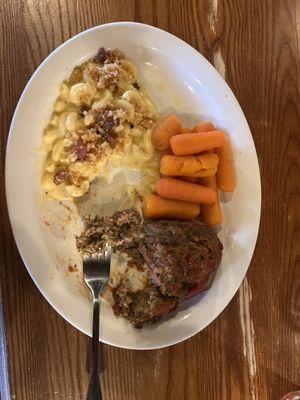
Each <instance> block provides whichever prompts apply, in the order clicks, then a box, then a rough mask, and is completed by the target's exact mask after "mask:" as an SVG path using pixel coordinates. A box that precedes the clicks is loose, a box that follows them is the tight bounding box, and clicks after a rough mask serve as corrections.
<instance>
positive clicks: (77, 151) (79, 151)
mask: <svg viewBox="0 0 300 400" xmlns="http://www.w3.org/2000/svg"><path fill="white" fill-rule="evenodd" d="M86 153H87V148H86V146H85V145H84V144H83V143H82V142H81V141H79V142H78V143H77V144H75V146H73V148H72V154H74V155H75V156H76V159H77V160H79V161H83V160H84V158H85V156H86Z"/></svg>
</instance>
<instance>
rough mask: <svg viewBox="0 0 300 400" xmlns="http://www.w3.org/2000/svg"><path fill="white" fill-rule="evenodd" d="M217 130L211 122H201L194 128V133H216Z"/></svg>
mask: <svg viewBox="0 0 300 400" xmlns="http://www.w3.org/2000/svg"><path fill="white" fill-rule="evenodd" d="M215 129H216V128H215V127H214V125H213V124H212V123H211V122H210V121H207V122H199V124H197V125H195V126H194V128H193V132H210V131H214V130H215Z"/></svg>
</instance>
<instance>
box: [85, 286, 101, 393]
mask: <svg viewBox="0 0 300 400" xmlns="http://www.w3.org/2000/svg"><path fill="white" fill-rule="evenodd" d="M99 311H100V302H99V293H98V296H96V295H95V294H94V301H93V339H92V365H91V370H90V382H89V388H88V393H87V397H86V400H102V394H101V387H100V379H99Z"/></svg>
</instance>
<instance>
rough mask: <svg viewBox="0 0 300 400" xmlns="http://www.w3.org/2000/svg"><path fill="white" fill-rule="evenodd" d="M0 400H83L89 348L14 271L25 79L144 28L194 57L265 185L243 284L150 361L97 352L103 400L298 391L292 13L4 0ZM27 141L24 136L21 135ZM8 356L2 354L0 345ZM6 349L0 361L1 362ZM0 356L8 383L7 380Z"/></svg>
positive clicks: (298, 222) (272, 8)
mask: <svg viewBox="0 0 300 400" xmlns="http://www.w3.org/2000/svg"><path fill="white" fill-rule="evenodd" d="M0 4H1V6H0V17H1V24H0V37H1V40H0V47H1V64H0V70H1V81H0V90H1V113H0V119H1V137H0V141H1V155H0V157H1V167H0V179H1V182H2V185H1V209H0V222H1V225H0V226H1V236H0V263H1V287H2V300H3V315H4V329H5V338H6V348H5V341H3V339H4V336H3V329H2V328H3V325H2V323H1V321H0V326H1V329H0V333H2V336H1V340H2V341H1V342H0V354H1V364H2V369H1V373H0V380H1V382H0V393H1V394H2V397H1V396H0V397H1V398H3V400H6V399H9V398H10V397H9V396H8V394H5V393H6V392H7V390H8V382H9V386H10V392H11V398H12V399H17V400H41V399H55V400H56V399H61V400H64V399H72V400H77V399H84V398H85V393H86V388H87V380H88V373H87V360H86V354H87V348H88V344H89V339H88V338H87V337H86V336H85V335H83V334H82V333H80V332H78V331H77V330H76V329H75V328H73V327H72V326H70V325H69V324H68V323H67V322H65V321H64V320H63V319H62V318H61V317H60V316H59V315H58V314H57V313H56V312H55V311H54V310H53V309H52V308H51V307H50V306H49V304H48V303H47V302H46V300H45V299H44V298H43V297H42V295H41V294H40V293H39V291H38V289H37V288H36V287H35V285H34V283H33V282H32V280H31V279H30V277H29V275H28V273H27V271H26V269H25V268H24V266H23V263H22V261H21V259H20V256H19V254H18V251H17V249H16V246H15V244H14V239H13V236H12V233H11V230H10V226H9V222H8V217H7V212H6V204H5V194H4V185H3V182H4V167H3V164H4V155H5V145H6V139H7V134H8V129H9V125H10V121H11V118H12V115H13V111H14V108H15V106H16V103H17V101H18V98H19V96H20V94H21V92H22V90H23V88H24V86H25V84H26V82H27V81H28V79H29V78H30V76H31V74H32V73H33V71H34V70H35V69H36V68H37V66H38V65H39V64H40V63H41V61H42V60H43V59H44V58H45V57H46V56H47V55H48V54H49V53H50V52H51V51H52V50H53V49H55V48H56V47H57V46H58V45H60V44H61V43H62V42H64V41H65V40H67V39H68V38H69V37H71V36H73V35H75V34H76V33H78V32H81V31H83V30H85V29H86V28H89V27H92V26H94V25H98V24H103V23H106V22H111V21H119V20H125V21H140V22H144V23H148V24H152V25H154V26H157V27H160V28H162V29H165V30H167V31H169V32H171V33H173V34H175V35H177V36H178V37H180V38H182V39H183V40H185V41H186V42H188V43H190V44H191V45H192V46H194V47H195V48H196V49H198V50H199V51H200V52H201V53H202V54H203V55H204V56H205V57H207V59H208V60H209V61H210V62H211V63H213V64H214V65H215V67H216V68H217V69H218V70H219V72H220V73H221V74H222V75H223V76H224V78H225V79H226V81H227V82H228V83H229V85H230V86H231V88H232V90H233V91H234V93H235V95H236V96H237V99H238V101H239V102H240V104H241V106H242V108H243V110H244V112H245V115H246V117H247V119H248V122H249V125H250V128H251V130H252V134H253V137H254V141H255V144H256V148H257V152H258V158H259V163H260V168H261V175H262V198H263V204H262V219H261V226H260V233H259V238H258V242H257V246H256V250H255V254H254V257H253V260H252V262H251V266H250V269H249V272H248V274H247V277H246V278H245V280H244V282H243V284H242V286H241V288H240V290H239V292H238V293H237V294H236V295H235V297H234V299H233V300H232V301H231V303H230V304H229V305H228V307H227V308H226V309H225V311H224V312H223V313H222V314H221V315H220V316H219V318H217V320H215V321H214V322H213V323H212V324H211V325H210V326H209V327H207V328H206V329H205V330H204V331H202V332H201V333H199V334H198V335H196V336H194V337H193V338H192V339H190V340H187V341H186V342H184V343H181V344H179V345H176V346H173V347H170V348H166V349H162V350H156V351H144V352H142V351H129V350H122V349H117V348H113V347H110V346H103V359H104V360H103V364H104V366H105V369H104V370H103V371H102V374H101V375H102V377H101V378H102V382H103V391H104V394H105V399H111V400H125V399H126V400H134V399H137V400H141V399H143V400H148V399H149V400H151V399H153V400H164V399H170V400H176V399H178V400H183V399H189V400H196V399H197V400H198V399H213V400H215V399H220V400H226V399H233V400H238V399H243V400H247V399H257V400H260V399H263V400H265V399H270V400H276V399H280V398H281V397H282V396H283V395H284V394H286V393H288V392H290V391H295V390H297V389H298V390H299V388H300V261H299V260H300V258H299V249H300V230H299V227H300V165H299V162H300V152H299V146H300V1H299V0H203V1H200V0H199V1H196V0H195V1H184V0H172V1H164V0H156V1H155V0H153V1H150V0H145V1H130V0H127V1H117V0H115V1H113V0H111V1H109V0H86V1H84V0H76V1H75V0H74V1H72V0H48V1H47V0H40V1H38V0H27V1H25V0H10V1H6V0H0ZM24 134H26V130H24ZM3 346H4V347H3ZM5 349H6V350H5ZM6 352H7V364H8V377H9V379H8V380H7V379H6V378H7V374H6V370H5V364H6V357H5V353H6Z"/></svg>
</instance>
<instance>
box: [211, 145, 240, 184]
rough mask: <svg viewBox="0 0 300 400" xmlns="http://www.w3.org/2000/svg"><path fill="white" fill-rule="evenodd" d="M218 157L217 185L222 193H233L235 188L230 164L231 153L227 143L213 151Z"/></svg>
mask: <svg viewBox="0 0 300 400" xmlns="http://www.w3.org/2000/svg"><path fill="white" fill-rule="evenodd" d="M215 152H216V153H217V154H218V156H219V166H218V171H217V185H218V189H219V190H221V191H222V192H233V191H234V188H235V178H234V171H233V164H232V151H231V146H230V144H229V142H228V141H227V140H226V142H225V143H224V144H223V145H222V146H220V147H218V148H216V149H215Z"/></svg>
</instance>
